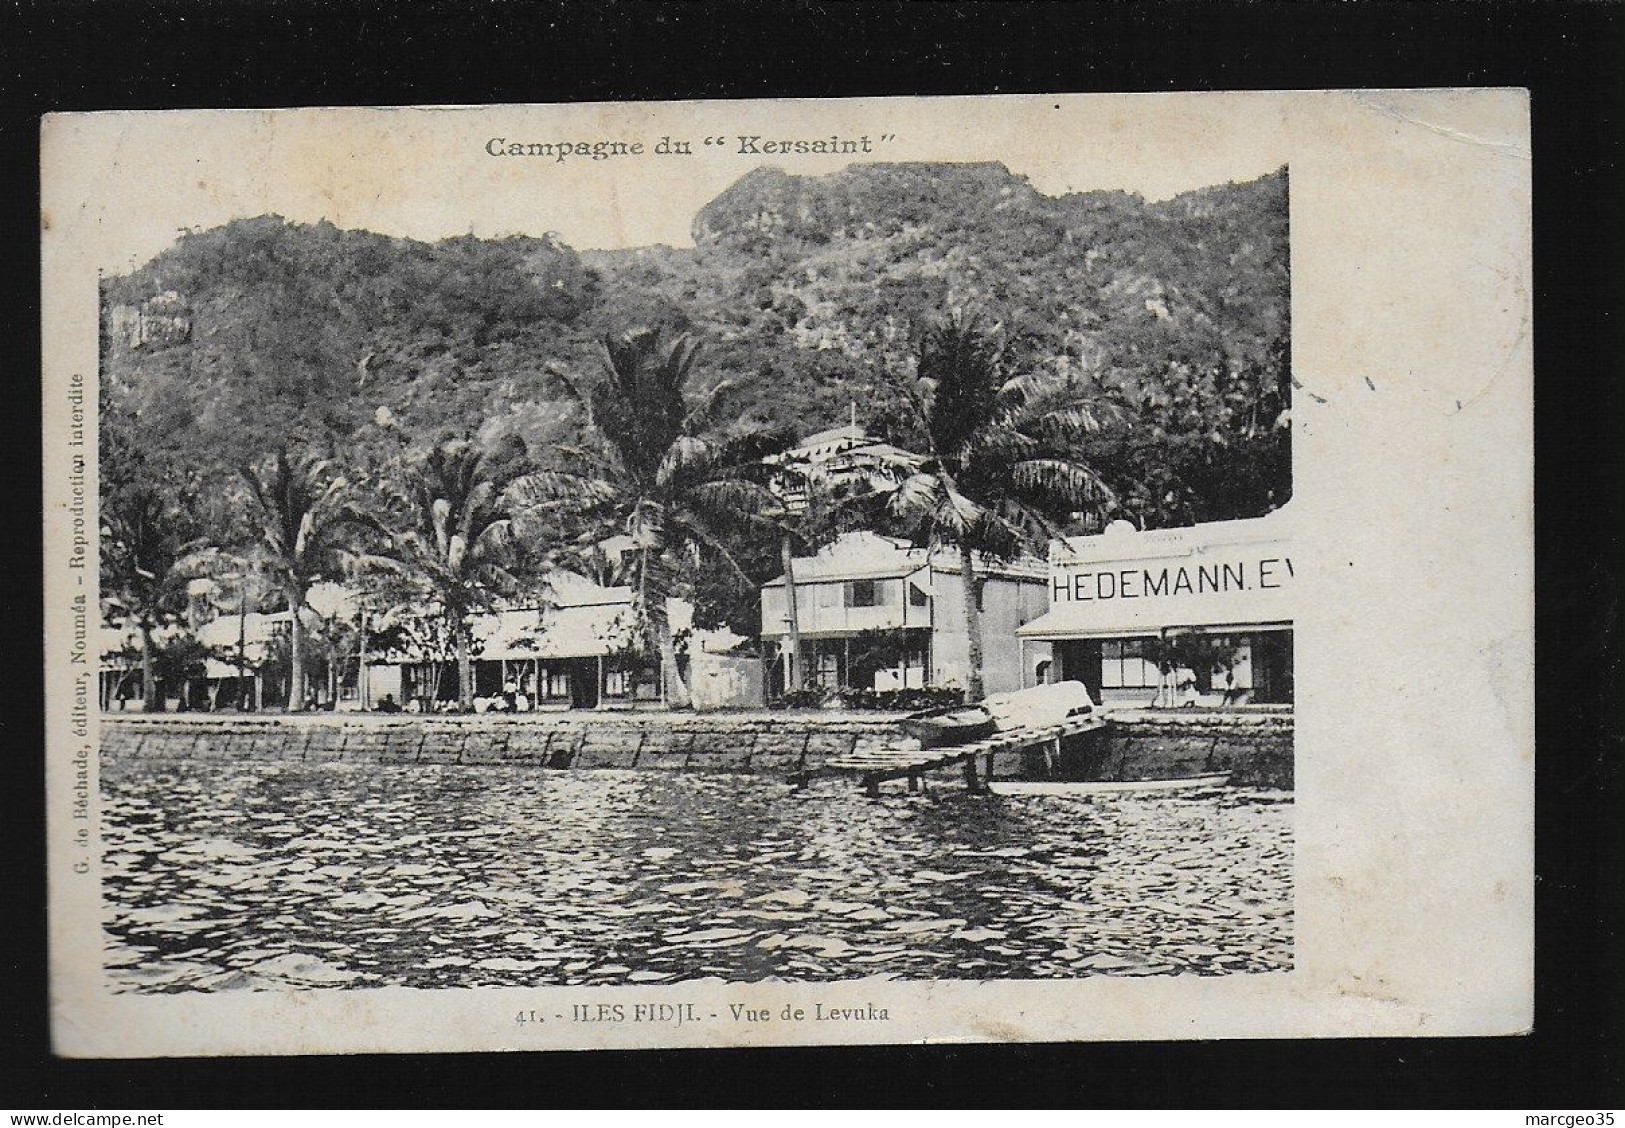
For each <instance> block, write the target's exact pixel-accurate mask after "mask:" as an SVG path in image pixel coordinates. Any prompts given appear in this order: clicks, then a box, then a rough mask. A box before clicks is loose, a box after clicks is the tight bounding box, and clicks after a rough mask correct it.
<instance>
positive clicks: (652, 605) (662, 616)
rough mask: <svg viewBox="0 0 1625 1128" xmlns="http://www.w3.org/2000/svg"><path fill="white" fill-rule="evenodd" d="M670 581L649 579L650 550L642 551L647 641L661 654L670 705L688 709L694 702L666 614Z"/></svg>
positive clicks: (642, 607) (641, 582) (641, 608)
mask: <svg viewBox="0 0 1625 1128" xmlns="http://www.w3.org/2000/svg"><path fill="white" fill-rule="evenodd" d="M665 587H666V585H665V584H664V583H654V584H651V583H650V582H649V550H648V549H647V548H644V549H640V550H639V555H638V604H639V607H638V611H639V612H640V614H641V615H642V617H643V624H644V631H645V641H646V643H647V644H648V645H649V646H651V647H653V648H654V651H655V653H656V654H658V655H659V656H660V688H661V693H662V695H663V696H664V697H665V699H666V707H667V708H669V709H687V708H689V707H690V706H692V705H693V704H694V701H693V698H691V697H690V696H689V694H688V686H687V685H686V684H684V682H683V675H682V672H681V671H680V670H678V668H677V644H676V642H675V641H674V640H673V639H672V637H671V620H670V619H669V618H668V616H667V614H666V592H665Z"/></svg>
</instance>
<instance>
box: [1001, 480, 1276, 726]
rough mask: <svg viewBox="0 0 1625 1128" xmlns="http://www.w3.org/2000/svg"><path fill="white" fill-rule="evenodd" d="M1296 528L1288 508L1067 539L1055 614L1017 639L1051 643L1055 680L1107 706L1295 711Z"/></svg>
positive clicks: (1053, 556) (1058, 548) (1114, 528)
mask: <svg viewBox="0 0 1625 1128" xmlns="http://www.w3.org/2000/svg"><path fill="white" fill-rule="evenodd" d="M1289 521H1290V518H1289V516H1288V514H1287V512H1286V511H1284V510H1278V511H1276V512H1274V513H1271V514H1268V515H1266V516H1264V517H1258V518H1252V519H1249V520H1242V521H1218V522H1211V523H1209V524H1205V525H1197V526H1194V527H1191V528H1184V529H1158V530H1153V531H1151V532H1140V531H1138V530H1136V529H1135V528H1134V527H1133V526H1132V525H1130V524H1129V523H1128V522H1123V521H1120V522H1114V523H1113V524H1112V525H1111V526H1109V527H1108V528H1107V529H1106V531H1105V532H1104V533H1101V534H1099V535H1098V536H1089V537H1071V538H1068V539H1066V540H1064V541H1057V542H1055V544H1053V545H1052V546H1051V550H1050V561H1049V563H1050V589H1049V590H1050V609H1049V611H1048V612H1047V613H1046V614H1044V615H1042V616H1040V617H1039V618H1037V619H1035V620H1033V621H1032V622H1030V623H1028V624H1026V625H1025V626H1023V627H1021V628H1020V629H1019V630H1018V631H1017V632H1016V633H1017V635H1018V637H1019V638H1020V639H1021V640H1022V644H1023V645H1024V646H1028V645H1037V644H1043V643H1047V644H1049V645H1050V646H1051V648H1052V653H1053V656H1054V657H1053V661H1052V663H1051V664H1050V666H1049V667H1047V668H1046V669H1045V670H1044V676H1045V678H1046V679H1047V680H1050V681H1057V680H1062V679H1071V680H1075V681H1081V682H1083V683H1084V684H1085V685H1087V686H1088V687H1089V690H1090V692H1091V694H1093V695H1094V696H1095V698H1096V699H1097V700H1100V701H1101V702H1103V703H1105V704H1123V705H1145V706H1183V705H1201V706H1214V707H1235V706H1248V705H1282V704H1290V703H1291V702H1292V700H1293V675H1292V668H1293V662H1292V652H1293V621H1294V615H1293V601H1294V598H1295V595H1294V592H1295V582H1296V568H1295V565H1294V563H1293V558H1292V542H1291V535H1290V525H1289ZM1023 665H1024V666H1026V665H1027V663H1025V662H1024V663H1023Z"/></svg>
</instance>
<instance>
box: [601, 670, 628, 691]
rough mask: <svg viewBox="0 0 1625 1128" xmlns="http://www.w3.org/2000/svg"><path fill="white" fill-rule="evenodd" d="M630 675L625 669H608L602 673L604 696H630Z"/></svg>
mask: <svg viewBox="0 0 1625 1128" xmlns="http://www.w3.org/2000/svg"><path fill="white" fill-rule="evenodd" d="M631 694H632V675H631V674H630V673H629V672H627V671H626V670H610V671H608V672H607V673H605V674H604V696H605V697H630V696H631Z"/></svg>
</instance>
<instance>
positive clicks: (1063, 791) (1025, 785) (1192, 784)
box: [989, 772, 1230, 795]
mask: <svg viewBox="0 0 1625 1128" xmlns="http://www.w3.org/2000/svg"><path fill="white" fill-rule="evenodd" d="M1229 782H1230V773H1229V772H1210V773H1208V774H1207V775H1197V776H1179V777H1177V778H1175V779H1130V780H1026V779H997V780H993V781H991V782H990V783H989V787H990V788H991V789H992V791H993V794H995V795H1110V794H1116V793H1121V792H1141V791H1197V790H1202V789H1207V788H1215V787H1223V786H1225V785H1226V784H1228V783H1229Z"/></svg>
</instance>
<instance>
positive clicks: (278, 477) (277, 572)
mask: <svg viewBox="0 0 1625 1128" xmlns="http://www.w3.org/2000/svg"><path fill="white" fill-rule="evenodd" d="M239 473H240V475H241V477H242V479H243V481H244V483H245V484H246V485H247V486H248V493H249V497H250V499H251V502H252V509H253V512H252V513H251V517H252V518H253V520H254V524H255V530H256V532H258V534H259V540H260V545H261V546H262V548H263V551H264V561H265V566H266V569H267V571H268V572H269V573H270V575H271V577H272V578H273V579H274V581H275V582H276V583H277V584H278V585H279V586H280V587H281V588H282V592H283V595H284V596H285V597H286V599H287V606H288V617H289V619H290V620H291V621H290V623H289V628H288V650H289V667H290V676H289V686H288V705H287V708H288V711H289V712H302V711H303V710H304V708H305V627H304V622H303V621H302V619H301V613H302V612H303V611H304V608H305V593H306V592H308V591H309V590H310V585H311V584H313V583H314V582H316V581H317V580H318V579H320V578H322V577H323V576H328V575H333V574H335V572H336V564H337V560H338V558H339V553H340V551H341V550H342V549H344V548H345V547H347V542H348V541H349V540H350V539H351V538H352V537H353V534H354V531H355V530H357V529H359V528H362V527H365V526H367V525H368V524H369V523H370V522H371V519H370V518H369V517H368V516H367V515H366V514H364V513H362V512H361V511H360V510H359V509H357V508H356V507H355V506H354V505H352V504H351V503H350V502H349V500H348V499H347V489H348V485H349V483H348V482H347V481H346V479H345V478H344V477H343V476H342V475H341V474H339V473H337V471H336V470H335V469H334V468H333V466H332V464H331V463H329V462H328V461H327V460H326V459H323V458H319V457H317V456H316V455H313V454H309V453H306V454H302V455H299V456H296V457H293V458H290V457H289V456H288V452H287V451H286V450H279V451H277V453H276V454H275V455H273V456H272V457H271V458H270V459H268V460H267V461H266V462H265V463H263V464H261V465H259V466H243V467H241V468H240V471H239ZM347 534H349V535H347Z"/></svg>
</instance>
